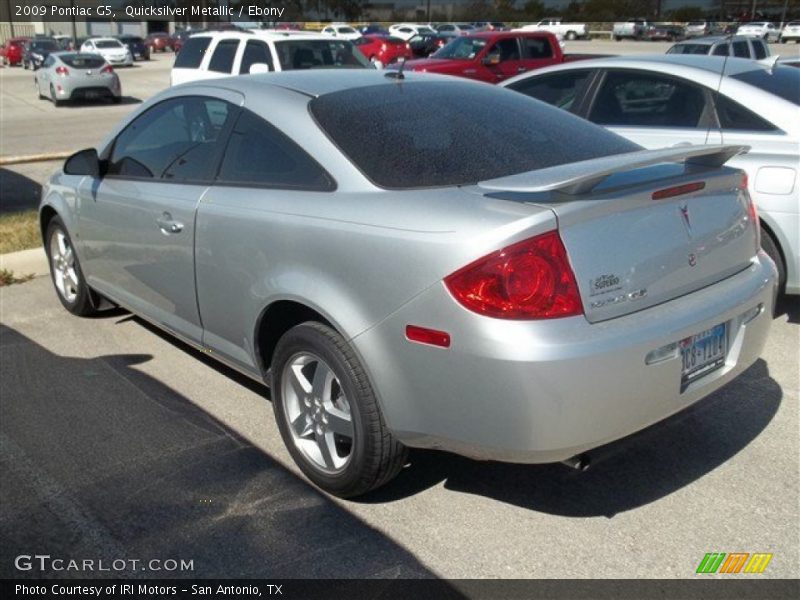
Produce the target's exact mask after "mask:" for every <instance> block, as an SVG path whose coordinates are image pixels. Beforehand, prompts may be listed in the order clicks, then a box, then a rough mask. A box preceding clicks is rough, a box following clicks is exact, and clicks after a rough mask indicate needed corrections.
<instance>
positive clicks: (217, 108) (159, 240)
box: [78, 91, 241, 342]
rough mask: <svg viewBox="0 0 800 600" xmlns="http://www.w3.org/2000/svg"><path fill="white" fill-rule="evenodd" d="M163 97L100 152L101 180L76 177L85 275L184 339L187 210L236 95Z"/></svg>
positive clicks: (190, 255) (197, 327)
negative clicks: (103, 165)
mask: <svg viewBox="0 0 800 600" xmlns="http://www.w3.org/2000/svg"><path fill="white" fill-rule="evenodd" d="M212 94H213V95H209V96H205V95H195V96H180V97H176V98H171V99H167V100H164V101H162V102H160V103H158V104H156V105H154V106H153V107H151V108H149V109H148V110H147V111H145V112H144V113H142V114H141V115H139V116H137V117H136V118H135V119H134V120H133V121H132V122H131V123H129V124H128V125H127V127H125V129H123V130H122V132H121V133H120V134H119V135H118V136H117V137H116V139H115V140H114V142H113V144H112V145H111V146H110V148H109V149H107V151H105V152H104V153H103V155H102V158H103V159H105V160H106V161H107V168H106V173H105V176H104V177H103V178H102V179H93V178H91V177H86V178H85V179H84V180H83V182H82V183H81V184H80V185H79V186H78V195H79V207H78V231H79V235H80V239H81V244H82V246H83V250H84V257H85V258H84V259H83V262H84V263H85V269H84V270H85V272H86V276H87V280H88V283H89V284H90V285H91V286H92V287H94V288H95V289H97V290H98V291H99V292H100V293H102V294H105V295H107V296H109V297H110V298H111V299H113V300H115V301H117V302H119V303H120V304H122V305H123V306H126V307H128V308H130V309H132V310H134V311H135V312H137V313H139V314H142V315H143V316H145V317H147V318H149V319H151V320H153V321H156V322H157V323H159V324H161V325H162V326H164V327H166V328H167V329H169V330H171V331H172V332H174V333H175V334H177V335H180V336H182V337H184V338H185V339H188V340H190V341H193V342H199V341H200V340H201V339H202V330H201V323H200V318H199V313H198V308H197V300H196V295H195V279H194V234H195V232H194V223H195V211H196V208H197V204H198V202H199V201H200V198H201V197H202V195H203V193H204V192H205V191H206V189H207V186H208V182H209V180H210V179H211V178H212V174H213V173H214V171H215V168H216V164H217V162H218V160H219V156H220V154H221V152H222V146H223V144H222V143H220V142H221V141H222V140H223V138H224V136H225V135H227V128H228V127H229V125H228V124H229V123H231V122H232V121H233V118H234V115H235V113H236V112H237V111H238V108H237V107H236V106H237V105H238V104H240V103H241V97H240V96H239V95H238V94H234V93H233V92H230V93H226V92H224V91H219V92H212Z"/></svg>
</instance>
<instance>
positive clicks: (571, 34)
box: [567, 31, 578, 41]
mask: <svg viewBox="0 0 800 600" xmlns="http://www.w3.org/2000/svg"><path fill="white" fill-rule="evenodd" d="M577 38H578V34H577V33H575V32H574V31H568V32H567V39H568V40H569V41H573V40H575V39H577Z"/></svg>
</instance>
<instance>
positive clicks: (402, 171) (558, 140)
mask: <svg viewBox="0 0 800 600" xmlns="http://www.w3.org/2000/svg"><path fill="white" fill-rule="evenodd" d="M431 107H435V108H434V109H433V110H432V109H431ZM310 110H311V113H312V115H313V116H314V118H315V119H316V120H317V122H318V124H319V126H320V127H321V128H322V130H323V131H325V132H326V133H327V135H328V136H329V137H330V139H331V140H332V141H333V142H334V143H335V144H336V145H337V146H338V147H339V148H340V149H341V151H342V152H343V153H344V154H345V155H346V156H347V157H349V158H350V160H351V161H352V162H353V163H354V164H355V165H356V167H358V168H359V169H360V170H361V171H362V172H363V173H364V175H365V176H366V177H368V178H369V179H370V180H371V181H372V182H373V183H375V184H376V185H378V186H381V187H384V188H392V189H410V188H422V187H437V186H449V185H467V184H474V183H477V182H479V181H483V180H486V179H493V178H495V177H503V176H506V175H512V174H515V173H523V172H525V171H532V170H536V169H543V168H545V167H552V166H556V165H561V164H566V163H571V162H574V161H579V160H587V159H590V158H597V157H600V156H607V155H610V154H619V153H621V152H632V151H634V150H637V149H639V146H637V145H636V144H634V143H632V142H629V141H627V140H625V139H623V138H621V137H619V136H617V135H615V134H613V133H611V132H609V131H607V130H606V129H603V128H601V127H598V126H595V125H592V124H590V123H588V122H586V121H584V120H582V119H579V118H577V117H575V116H573V115H570V114H568V113H567V112H565V111H562V110H559V109H557V108H554V107H551V106H548V105H546V104H544V103H542V102H539V101H537V100H533V99H532V98H529V97H528V96H525V95H523V94H518V93H516V92H512V91H510V90H504V89H499V88H495V87H491V86H486V85H481V84H476V83H470V82H460V81H455V80H454V81H452V82H450V81H448V82H444V81H436V82H434V81H430V82H421V81H418V82H404V83H402V84H389V85H377V86H370V87H365V88H356V89H349V90H343V91H340V92H334V93H331V94H327V95H323V96H320V97H318V98H316V99H314V100H312V101H311V103H310ZM365 115H369V118H366V119H365V117H364V116H365Z"/></svg>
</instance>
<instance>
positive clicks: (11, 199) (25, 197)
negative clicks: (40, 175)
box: [0, 167, 42, 213]
mask: <svg viewBox="0 0 800 600" xmlns="http://www.w3.org/2000/svg"><path fill="white" fill-rule="evenodd" d="M41 195H42V184H41V183H39V182H37V181H34V180H33V179H31V178H29V177H26V176H25V175H21V174H19V173H16V172H14V171H11V170H9V169H5V168H3V167H0V213H9V212H18V211H21V210H30V209H33V208H36V207H37V206H39V199H40V198H41Z"/></svg>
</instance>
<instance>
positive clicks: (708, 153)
mask: <svg viewBox="0 0 800 600" xmlns="http://www.w3.org/2000/svg"><path fill="white" fill-rule="evenodd" d="M748 150H750V146H726V145H722V144H720V145H708V146H700V145H695V146H691V145H686V146H672V147H670V148H660V149H658V150H639V151H637V152H625V153H624V154H614V155H611V156H603V157H601V158H593V159H590V160H582V161H580V162H576V163H571V164H567V165H559V166H557V167H548V168H546V169H539V170H537V171H528V172H527V173H519V174H518V175H509V176H508V177H499V178H497V179H489V180H487V181H481V182H479V183H478V186H480V187H482V188H484V189H486V190H492V191H503V192H550V191H559V192H561V193H563V194H567V195H570V196H577V195H579V194H587V193H589V192H591V191H592V190H593V189H594V188H595V187H596V186H597V185H598V184H599V183H600V182H601V181H603V180H604V179H605V178H606V177H608V176H609V175H613V174H614V173H621V172H624V171H631V170H633V169H639V168H641V167H648V166H650V165H656V164H659V163H668V162H673V163H677V162H685V163H686V164H687V165H694V166H699V167H709V168H711V167H721V166H722V165H724V164H725V163H726V162H728V161H729V160H730V159H731V158H733V157H734V156H736V155H737V154H743V153H745V152H747V151H748Z"/></svg>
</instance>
